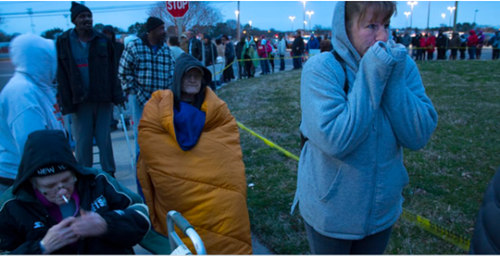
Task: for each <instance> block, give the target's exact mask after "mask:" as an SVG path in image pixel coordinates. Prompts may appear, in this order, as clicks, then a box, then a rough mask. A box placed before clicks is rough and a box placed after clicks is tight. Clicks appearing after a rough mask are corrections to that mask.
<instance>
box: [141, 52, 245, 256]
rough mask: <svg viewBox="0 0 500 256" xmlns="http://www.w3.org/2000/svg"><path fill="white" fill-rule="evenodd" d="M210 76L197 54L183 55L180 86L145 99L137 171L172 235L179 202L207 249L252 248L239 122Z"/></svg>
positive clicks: (161, 227)
mask: <svg viewBox="0 0 500 256" xmlns="http://www.w3.org/2000/svg"><path fill="white" fill-rule="evenodd" d="M210 81H212V77H211V74H210V71H209V70H208V69H207V68H205V67H204V66H203V65H202V64H201V62H199V61H198V60H196V59H195V58H194V57H192V56H190V55H188V54H182V55H181V56H180V57H179V58H178V59H177V61H176V66H175V71H174V84H173V86H172V90H160V91H156V92H155V93H153V95H152V97H151V99H150V100H149V101H148V102H147V103H146V105H145V107H144V112H143V116H142V119H141V121H140V123H139V137H138V141H139V147H140V149H141V154H140V155H139V160H138V163H137V177H138V179H139V182H140V185H141V187H142V192H143V193H144V196H145V200H146V204H147V205H148V207H149V209H150V219H151V222H152V225H153V228H154V229H155V230H156V231H158V232H160V233H161V234H163V235H167V227H166V215H167V213H168V212H169V211H170V210H176V211H178V212H180V213H181V214H182V215H183V216H184V217H185V218H186V219H187V220H188V221H189V222H190V223H191V224H192V225H193V227H194V228H195V230H196V231H197V232H198V233H199V235H200V237H201V239H202V240H203V242H204V244H205V247H206V250H207V253H209V254H251V253H252V246H251V235H250V221H249V216H248V210H247V204H246V180H245V166H244V164H243V159H242V152H241V147H240V137H239V131H238V126H237V124H236V120H235V118H234V117H233V116H232V115H231V113H230V112H229V108H228V107H227V105H226V103H225V102H224V101H222V100H221V99H219V98H218V97H217V95H216V94H215V93H214V92H213V91H212V90H211V89H210V88H209V87H208V86H207V85H208V84H209V83H210ZM183 241H184V243H185V244H186V245H188V247H190V241H188V239H186V238H184V239H183ZM190 249H191V251H193V249H192V246H191V247H190Z"/></svg>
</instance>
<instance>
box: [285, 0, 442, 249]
mask: <svg viewBox="0 0 500 256" xmlns="http://www.w3.org/2000/svg"><path fill="white" fill-rule="evenodd" d="M395 11H396V4H395V3H394V2H339V3H338V4H337V6H336V8H335V12H334V17H333V25H332V27H333V29H332V34H333V38H332V44H333V49H334V52H335V53H334V54H332V53H331V52H323V53H321V54H319V55H316V56H314V57H312V58H311V59H310V60H309V61H308V62H307V63H306V65H305V66H304V69H303V71H302V78H301V79H302V80H301V88H300V92H301V99H300V101H301V108H302V123H301V125H300V131H301V133H302V134H303V135H304V137H305V138H306V141H305V144H304V147H303V148H302V151H301V155H300V161H299V168H298V184H297V193H296V200H294V201H295V202H294V206H295V204H296V203H297V201H300V204H299V208H300V213H301V215H302V217H303V218H304V220H305V223H306V231H307V235H308V240H309V245H310V248H311V253H313V254H324V253H326V254H350V253H353V254H371V253H375V254H381V253H383V252H384V250H385V248H386V246H387V243H388V240H389V236H390V233H391V228H392V226H393V225H394V223H395V222H396V221H397V219H398V218H399V215H400V214H401V212H402V203H403V197H402V190H403V187H404V186H406V185H407V184H408V174H407V172H406V169H405V167H404V165H403V147H406V148H409V149H413V150H417V149H420V148H422V147H424V146H425V144H426V143H427V141H428V140H429V138H430V136H431V135H432V133H433V131H434V129H435V128H436V126H437V113H436V111H435V109H434V107H433V105H432V102H431V100H430V99H429V98H428V97H427V95H426V94H425V89H424V86H423V84H422V80H421V77H420V74H419V72H418V68H417V66H416V64H415V62H414V61H413V60H412V59H411V57H410V56H409V55H408V54H407V52H406V49H405V47H404V46H403V45H400V44H395V43H394V42H393V41H392V40H388V35H389V33H388V27H389V23H390V18H391V16H392V15H393V13H394V12H395ZM294 206H293V207H294Z"/></svg>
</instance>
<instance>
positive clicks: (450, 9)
mask: <svg viewBox="0 0 500 256" xmlns="http://www.w3.org/2000/svg"><path fill="white" fill-rule="evenodd" d="M455 9H456V7H454V6H448V11H450V28H451V17H452V15H453V11H455Z"/></svg>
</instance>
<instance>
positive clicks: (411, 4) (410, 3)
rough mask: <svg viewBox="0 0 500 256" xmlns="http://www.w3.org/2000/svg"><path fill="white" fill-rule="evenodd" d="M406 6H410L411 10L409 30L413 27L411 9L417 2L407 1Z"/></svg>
mask: <svg viewBox="0 0 500 256" xmlns="http://www.w3.org/2000/svg"><path fill="white" fill-rule="evenodd" d="M407 4H408V5H409V6H410V9H411V17H410V29H411V28H412V27H413V7H415V5H417V4H418V2H417V1H408V2H407Z"/></svg>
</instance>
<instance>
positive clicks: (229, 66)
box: [222, 35, 234, 83]
mask: <svg viewBox="0 0 500 256" xmlns="http://www.w3.org/2000/svg"><path fill="white" fill-rule="evenodd" d="M222 43H223V44H224V45H225V48H224V57H225V58H226V67H225V68H224V72H223V75H222V77H223V81H224V82H225V83H228V82H230V81H231V79H233V78H234V71H233V61H234V45H233V42H231V40H229V37H228V36H227V35H222Z"/></svg>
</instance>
